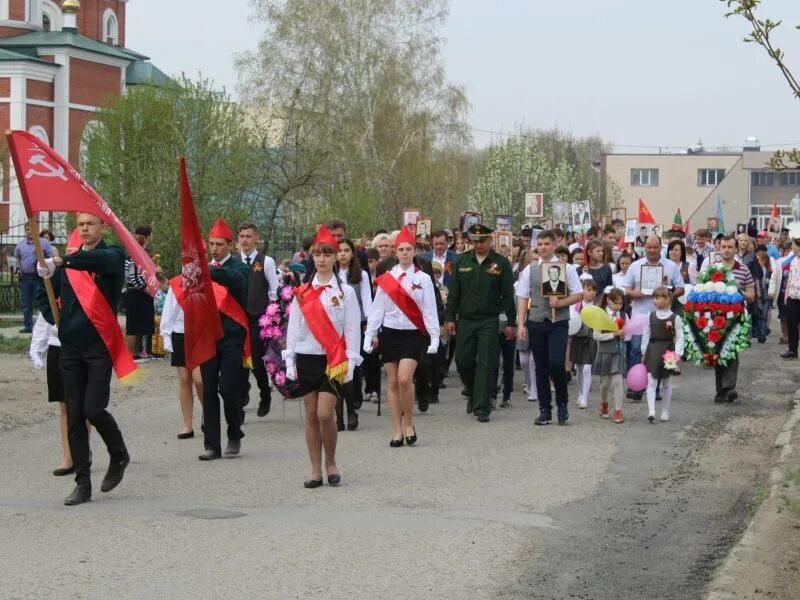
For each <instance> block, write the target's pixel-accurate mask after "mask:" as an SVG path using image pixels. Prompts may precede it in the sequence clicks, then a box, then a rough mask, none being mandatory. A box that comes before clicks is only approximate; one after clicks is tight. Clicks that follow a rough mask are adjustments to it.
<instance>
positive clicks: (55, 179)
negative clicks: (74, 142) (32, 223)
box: [6, 131, 158, 296]
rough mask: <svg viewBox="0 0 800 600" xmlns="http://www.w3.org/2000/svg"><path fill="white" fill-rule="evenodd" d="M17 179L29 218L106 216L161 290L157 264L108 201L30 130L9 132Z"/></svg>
mask: <svg viewBox="0 0 800 600" xmlns="http://www.w3.org/2000/svg"><path fill="white" fill-rule="evenodd" d="M6 141H7V142H8V147H9V150H10V151H11V160H13V161H14V170H15V171H16V176H17V182H18V183H19V189H20V192H21V193H22V201H23V202H24V203H25V212H26V213H27V214H28V217H29V218H32V217H33V213H36V212H46V211H55V212H82V213H89V214H91V215H94V216H96V217H99V218H101V219H103V221H105V222H106V223H108V224H109V225H110V226H111V228H112V229H113V230H114V233H116V234H117V237H118V238H119V240H120V242H121V243H122V245H123V246H124V247H125V250H126V252H127V253H128V254H130V256H131V258H132V259H133V262H134V263H135V264H136V266H137V267H138V269H139V272H140V273H141V275H142V278H144V280H145V283H146V284H147V292H148V293H149V294H150V295H151V296H154V295H155V293H156V291H158V279H156V266H155V264H153V261H152V259H151V258H150V257H149V256H148V254H147V252H145V250H144V248H142V246H141V245H140V244H139V242H137V241H136V238H134V237H133V235H131V232H130V231H128V230H127V229H126V228H125V226H124V225H123V224H122V221H120V220H119V218H117V216H116V215H115V214H114V212H113V211H112V210H111V207H110V206H109V205H108V203H107V202H106V201H105V200H103V199H102V198H101V197H100V196H99V194H98V193H97V192H96V191H94V189H93V188H92V186H91V185H89V183H88V182H87V181H86V180H85V179H84V178H83V177H82V176H81V174H80V173H78V172H77V171H76V170H75V169H74V168H72V165H70V164H69V163H68V162H67V161H66V160H64V159H63V158H62V157H61V156H60V155H59V154H58V153H57V152H56V151H55V150H53V149H52V148H51V147H50V146H48V145H47V144H45V143H44V142H43V141H42V140H40V139H39V138H38V137H36V136H35V135H33V134H31V133H28V132H27V131H6Z"/></svg>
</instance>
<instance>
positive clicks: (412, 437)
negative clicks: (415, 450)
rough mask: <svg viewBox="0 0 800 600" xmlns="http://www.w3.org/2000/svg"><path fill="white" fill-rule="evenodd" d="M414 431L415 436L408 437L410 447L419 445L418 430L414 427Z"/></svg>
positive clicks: (407, 441) (407, 442)
mask: <svg viewBox="0 0 800 600" xmlns="http://www.w3.org/2000/svg"><path fill="white" fill-rule="evenodd" d="M413 429H414V435H407V436H406V444H408V445H409V446H413V445H414V444H416V443H417V428H416V427H414V428H413Z"/></svg>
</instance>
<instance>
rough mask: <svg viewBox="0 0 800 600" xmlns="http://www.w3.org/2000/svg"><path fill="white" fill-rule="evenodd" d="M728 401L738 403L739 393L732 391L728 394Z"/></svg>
mask: <svg viewBox="0 0 800 600" xmlns="http://www.w3.org/2000/svg"><path fill="white" fill-rule="evenodd" d="M726 399H727V401H728V402H736V401H737V400H738V399H739V392H737V391H736V390H731V391H730V392H728V396H727V398H726Z"/></svg>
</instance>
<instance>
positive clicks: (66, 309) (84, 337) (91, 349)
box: [37, 213, 130, 506]
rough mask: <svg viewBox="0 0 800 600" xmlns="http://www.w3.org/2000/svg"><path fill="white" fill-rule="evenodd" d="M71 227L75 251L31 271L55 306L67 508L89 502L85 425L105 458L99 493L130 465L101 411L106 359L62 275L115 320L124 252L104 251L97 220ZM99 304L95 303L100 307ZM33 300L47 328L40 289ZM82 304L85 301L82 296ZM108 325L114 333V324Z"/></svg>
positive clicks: (83, 217)
mask: <svg viewBox="0 0 800 600" xmlns="http://www.w3.org/2000/svg"><path fill="white" fill-rule="evenodd" d="M77 221H78V222H77V227H78V231H79V233H80V238H81V242H82V243H83V244H82V246H81V248H80V249H79V250H78V251H77V252H75V253H73V254H70V255H68V256H65V257H63V258H60V257H55V258H48V259H47V260H46V261H45V262H46V266H45V267H41V266H39V267H37V271H38V273H39V275H40V276H41V277H43V278H46V279H51V280H52V282H53V291H54V292H55V295H56V298H60V300H61V320H60V322H59V326H58V338H59V340H60V341H61V357H60V361H59V364H60V367H61V375H62V378H63V380H64V400H65V402H66V406H67V431H68V440H69V450H70V452H71V453H72V462H73V464H74V466H75V484H76V485H75V489H74V490H73V492H72V493H71V494H70V495H69V496H67V498H66V499H65V500H64V504H66V505H67V506H74V505H76V504H82V503H84V502H89V501H90V500H91V499H92V481H91V475H90V469H89V465H90V452H89V432H88V430H87V428H86V421H87V420H88V421H89V423H91V424H92V426H93V427H94V428H95V429H96V430H97V432H98V433H99V434H100V437H102V438H103V442H105V444H106V448H107V449H108V454H109V456H110V459H109V465H108V472H107V473H106V476H105V478H104V479H103V483H102V484H101V486H100V490H101V491H103V492H110V491H111V490H113V489H114V488H115V487H117V485H119V483H120V482H121V481H122V477H123V475H124V474H125V468H126V467H127V466H128V463H129V462H130V455H129V454H128V450H127V448H126V447H125V442H124V440H123V439H122V432H120V430H119V427H118V426H117V422H116V421H115V420H114V417H112V416H111V414H110V413H109V412H108V411H107V410H106V409H107V408H108V402H109V399H110V395H111V387H110V386H111V371H112V359H111V355H110V354H109V352H108V349H107V348H106V345H105V343H104V342H103V340H102V339H101V337H100V334H99V333H98V330H97V329H96V326H95V324H94V323H93V322H92V320H91V319H90V318H89V317H88V316H87V313H86V312H85V310H86V309H87V308H88V307H84V306H82V305H81V299H79V297H78V296H77V295H76V291H75V290H74V289H73V287H72V285H71V283H70V279H69V277H68V274H67V270H68V269H74V270H75V271H83V272H86V273H88V274H89V275H90V276H91V279H92V280H93V282H94V284H96V285H97V288H98V289H99V290H100V293H101V294H102V295H103V298H104V299H105V301H106V302H108V304H109V306H110V309H111V311H113V314H114V315H116V313H117V306H118V305H119V300H120V295H121V293H122V286H123V284H124V281H125V252H124V251H123V250H122V248H120V247H119V246H109V245H107V244H106V243H105V242H104V241H103V235H104V234H105V232H106V224H105V223H104V222H103V221H102V219H100V218H99V217H96V216H94V215H90V214H88V213H78V215H77ZM103 298H98V299H97V300H98V301H102V300H103ZM37 299H38V304H39V307H40V308H42V312H43V314H44V315H45V316H48V315H49V316H50V319H49V320H50V322H51V323H53V321H52V313H50V310H49V304H48V301H47V295H46V294H45V293H44V288H43V286H42V287H41V288H40V291H39V294H38V298H37ZM82 299H83V301H84V302H85V301H86V297H85V296H82ZM114 325H116V326H117V327H119V325H117V324H116V321H115V322H114ZM120 335H121V332H120Z"/></svg>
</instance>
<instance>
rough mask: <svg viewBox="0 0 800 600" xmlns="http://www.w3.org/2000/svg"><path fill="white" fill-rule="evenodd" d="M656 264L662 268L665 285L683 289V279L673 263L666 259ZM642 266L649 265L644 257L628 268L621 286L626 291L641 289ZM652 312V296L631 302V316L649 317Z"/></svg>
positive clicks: (660, 259)
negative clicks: (665, 279)
mask: <svg viewBox="0 0 800 600" xmlns="http://www.w3.org/2000/svg"><path fill="white" fill-rule="evenodd" d="M656 264H658V265H661V266H662V267H664V273H663V276H664V277H666V278H667V284H666V285H668V286H672V288H673V289H674V290H677V289H678V288H680V289H683V286H684V283H683V277H682V276H681V271H680V269H679V268H678V266H677V265H676V264H675V263H674V262H672V261H671V260H668V259H666V258H659V260H658V263H656ZM642 265H650V263H649V262H648V260H647V257H646V256H645V257H644V258H640V259H639V260H637V261H634V263H633V264H632V265H631V266H630V268H628V272H627V273H626V274H625V279H623V280H622V285H623V286H625V288H626V289H630V290H639V289H640V288H641V281H640V279H641V275H642ZM652 266H656V265H652ZM653 310H655V306H654V305H653V297H652V296H645V297H644V298H639V299H637V300H631V314H632V315H649V314H650V313H651V312H653Z"/></svg>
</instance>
